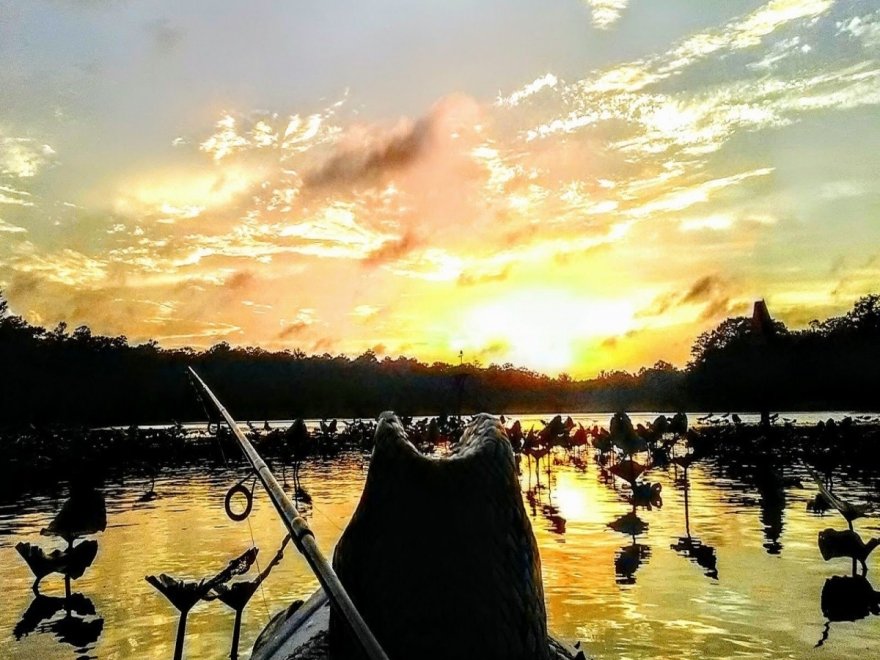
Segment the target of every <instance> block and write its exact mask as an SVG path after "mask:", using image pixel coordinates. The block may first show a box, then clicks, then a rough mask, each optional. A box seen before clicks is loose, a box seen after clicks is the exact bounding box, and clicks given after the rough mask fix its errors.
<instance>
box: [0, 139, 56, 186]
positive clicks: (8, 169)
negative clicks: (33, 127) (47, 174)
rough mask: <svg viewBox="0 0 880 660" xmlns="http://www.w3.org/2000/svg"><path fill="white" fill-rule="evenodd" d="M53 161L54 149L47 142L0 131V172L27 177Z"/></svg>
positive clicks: (35, 173) (18, 177) (16, 176)
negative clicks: (6, 134)
mask: <svg viewBox="0 0 880 660" xmlns="http://www.w3.org/2000/svg"><path fill="white" fill-rule="evenodd" d="M54 162H55V150H54V149H53V148H52V147H50V146H49V145H48V144H40V142H38V141H37V140H35V139H33V138H26V137H8V136H5V135H3V133H2V132H0V174H3V175H7V176H11V177H14V178H17V179H29V178H31V177H34V176H36V175H37V174H38V173H39V172H40V171H41V170H43V169H44V168H46V167H47V166H49V165H51V164H53V163H54Z"/></svg>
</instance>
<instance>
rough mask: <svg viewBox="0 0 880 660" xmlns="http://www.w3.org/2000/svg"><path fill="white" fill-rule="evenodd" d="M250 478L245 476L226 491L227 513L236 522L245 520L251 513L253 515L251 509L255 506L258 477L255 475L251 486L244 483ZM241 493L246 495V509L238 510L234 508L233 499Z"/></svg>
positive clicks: (225, 503) (225, 505)
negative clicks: (255, 489)
mask: <svg viewBox="0 0 880 660" xmlns="http://www.w3.org/2000/svg"><path fill="white" fill-rule="evenodd" d="M248 478H249V477H245V478H244V479H242V480H241V481H239V482H238V483H237V484H235V485H234V486H233V487H232V488H230V489H229V490H228V491H226V501H225V502H224V507H225V508H226V515H227V516H229V519H230V520H234V521H235V522H241V521H242V520H245V519H246V518H247V517H248V516H249V515H251V510H252V509H253V508H254V486H255V485H256V482H257V477H256V475H254V477H253V481H252V482H251V487H250V488H248V487H247V486H245V485H244V482H245V481H247V480H248ZM239 494H241V495H243V496H244V509H242V510H241V511H238V512H236V511H234V510H233V508H232V500H233V498H235V496H236V495H239Z"/></svg>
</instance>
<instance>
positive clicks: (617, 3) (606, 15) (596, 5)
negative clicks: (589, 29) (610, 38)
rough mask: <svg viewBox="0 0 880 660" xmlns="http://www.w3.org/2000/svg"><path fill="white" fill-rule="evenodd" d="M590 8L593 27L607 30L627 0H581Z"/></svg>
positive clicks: (624, 7)
mask: <svg viewBox="0 0 880 660" xmlns="http://www.w3.org/2000/svg"><path fill="white" fill-rule="evenodd" d="M583 1H584V4H586V5H587V7H588V8H589V9H590V13H591V14H592V18H593V27H595V28H597V29H599V30H608V29H609V28H610V27H611V26H612V25H614V24H615V23H616V22H617V21H618V20H619V19H620V15H621V13H623V10H624V9H626V5H627V4H628V2H629V0H583Z"/></svg>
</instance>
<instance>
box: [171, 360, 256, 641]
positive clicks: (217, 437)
mask: <svg viewBox="0 0 880 660" xmlns="http://www.w3.org/2000/svg"><path fill="white" fill-rule="evenodd" d="M187 378H188V380H189V382H190V384H191V385H192V386H193V389H194V390H195V391H196V396H197V397H198V399H199V403H200V404H201V406H202V410H203V411H204V413H205V417H206V419H207V420H208V428H210V427H211V412H210V411H209V410H208V407H207V406H206V405H205V400H204V399H203V398H202V394H201V392H199V388H198V387H196V383H195V381H193V378H192V376H191V375H190V374H187ZM214 439H215V440H216V441H217V447H218V448H219V449H220V456H221V457H222V458H223V464H224V465H225V466H226V470H227V471H229V469H230V468H229V461H228V460H226V452H224V451H223V443H222V442H220V422H217V433H216V434H215V435H214ZM250 471H251V472H252V473H253V481H252V482H251V490H250V492H249V493H248V495H247V502H248V503H247V506H246V508H245V514H244V515H245V517H244V520H246V521H247V524H248V532H249V533H250V536H251V547H256V545H257V542H256V540H255V539H254V528H253V525H251V518H250V513H251V508H252V507H253V497H254V488H255V487H256V485H257V472H256V470H254V469H253V467H251V469H250ZM246 479H247V476H245V478H244V479H242V480H241V481H239V482H238V484H236V485H235V486H233V487H232V488H230V489H229V491H228V492H227V493H226V515H228V516H229V517H230V518H232V519H233V520H236V517H235V516H233V515H231V512H232V510H231V508H230V507H229V503H230V500H231V495H233V494H234V493H235V492H240V491H246V490H247V489H246V488H245V487H244V486H242V484H243V483H244V481H245V480H246ZM254 563H255V564H256V565H257V572H258V573H259V574H262V573H263V569H262V568H261V567H260V557H259V553H258V554H257V556H256V557H254ZM260 598H261V599H262V600H263V609H264V610H265V611H266V623H267V624H268V623H269V621H270V620H271V618H272V617H271V615H270V614H269V602H268V600H267V599H266V591H265V589H264V588H263V581H261V582H260Z"/></svg>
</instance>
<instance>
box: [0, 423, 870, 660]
mask: <svg viewBox="0 0 880 660" xmlns="http://www.w3.org/2000/svg"><path fill="white" fill-rule="evenodd" d="M587 417H591V416H587ZM826 417H827V415H826ZM527 421H528V420H526V422H527ZM585 421H586V420H585ZM597 421H607V420H605V419H597ZM635 421H638V420H635ZM525 425H526V426H527V423H526V424H525ZM561 457H562V455H560V458H561ZM366 467H367V463H366V460H365V458H364V457H362V456H360V455H358V454H347V455H344V456H341V457H338V458H336V459H332V460H320V459H315V460H313V461H310V462H308V463H307V464H306V465H305V466H304V467H303V469H302V472H301V478H302V482H303V484H304V485H305V486H306V488H307V489H308V490H309V492H310V493H311V495H312V498H313V506H311V507H308V508H307V512H308V518H309V521H310V524H311V525H312V527H313V529H314V531H315V534H316V537H317V539H318V540H319V542H320V545H321V547H322V549H323V550H324V551H325V552H326V553H327V554H328V555H329V554H330V552H331V550H332V548H333V546H334V544H335V543H336V541H337V539H338V538H339V536H340V534H341V532H342V529H343V527H344V526H345V524H346V522H347V520H348V518H349V516H350V515H351V512H352V511H353V509H354V506H355V505H356V503H357V500H358V497H359V495H360V492H361V488H362V485H363V481H364V478H365V476H366ZM747 473H748V471H745V474H746V475H747ZM241 474H243V473H242V472H241V471H235V470H231V471H230V470H226V469H223V470H214V471H210V470H209V469H208V468H204V469H197V468H191V469H186V470H179V471H176V472H171V471H168V472H166V473H164V474H163V475H162V476H160V478H159V479H157V481H156V492H157V493H159V494H160V495H161V497H160V498H159V499H157V500H154V501H152V502H139V498H140V496H141V495H142V494H143V492H144V487H145V485H144V483H143V481H139V480H131V481H125V482H122V483H118V482H117V483H111V484H109V485H108V486H107V488H106V495H107V503H108V527H107V530H106V531H105V532H104V533H103V534H100V535H98V536H97V539H98V541H99V545H100V548H99V552H98V557H97V559H96V561H95V563H94V565H93V566H92V567H91V568H90V569H89V570H88V571H87V572H86V574H85V575H84V576H83V577H82V578H81V579H79V580H77V581H76V582H75V583H74V591H76V592H80V593H82V594H84V595H85V596H87V597H88V598H89V599H90V600H91V602H92V604H93V606H94V610H95V614H94V615H89V616H87V617H86V618H85V620H86V621H87V622H92V623H91V627H90V628H89V630H91V631H92V636H94V632H95V630H96V629H97V628H98V626H99V625H100V635H98V636H97V639H96V640H95V641H91V640H90V639H88V637H89V634H85V635H84V639H78V640H70V641H72V642H74V644H68V643H65V642H64V641H60V640H59V638H58V635H57V634H56V632H53V631H51V630H49V627H50V626H51V625H52V623H53V622H55V623H56V624H57V623H58V622H59V621H60V620H61V619H63V612H62V613H59V614H57V615H56V616H55V617H54V619H50V621H49V622H48V623H47V622H43V623H42V624H41V627H40V628H38V629H37V630H36V631H34V632H32V633H30V634H28V635H27V636H25V637H23V638H22V639H21V640H18V641H17V640H16V639H15V637H14V636H13V628H14V627H15V626H16V624H18V623H19V620H20V619H21V617H22V614H23V613H24V612H25V610H26V609H27V608H28V607H29V605H30V604H31V601H32V599H33V596H32V594H31V591H30V584H31V582H32V576H31V574H30V572H29V570H28V568H27V566H26V565H25V564H24V562H23V561H21V559H20V558H19V556H18V554H17V553H16V551H15V550H14V545H15V544H16V543H17V542H18V541H21V540H28V541H31V542H38V543H40V544H41V545H43V546H47V545H51V544H52V542H53V541H52V540H51V539H48V538H46V537H40V536H39V530H40V529H41V528H42V527H43V526H45V525H46V524H47V523H48V522H49V520H51V517H52V514H53V512H54V511H55V510H57V508H58V506H60V503H61V501H62V499H61V498H57V499H56V498H52V497H47V496H39V497H37V496H34V497H30V498H26V499H25V500H24V501H22V502H18V503H16V504H6V505H0V584H2V585H3V589H4V600H5V602H4V607H3V608H0V657H3V658H6V657H12V658H17V657H22V658H41V659H46V660H48V659H50V658H75V657H83V656H85V657H99V658H128V657H170V655H171V653H172V650H173V643H174V631H175V626H176V623H177V612H176V611H175V610H174V609H173V607H172V606H171V605H170V603H168V602H167V601H166V600H165V599H164V597H162V596H161V595H159V593H158V592H156V591H155V590H154V589H153V588H152V587H151V586H150V585H149V584H147V583H146V582H145V581H144V576H145V575H148V574H154V573H155V574H158V573H162V572H167V573H169V574H171V575H174V576H180V577H193V578H195V577H204V576H207V575H210V574H213V573H215V572H217V571H218V570H220V569H221V568H222V567H224V566H225V565H226V562H227V561H228V560H229V559H231V558H232V557H233V556H235V555H237V554H239V553H241V552H242V551H244V550H245V549H246V548H247V547H249V546H250V544H251V534H253V540H254V542H255V543H256V545H257V546H259V547H260V549H261V554H260V559H261V560H262V563H261V565H264V564H265V562H268V561H269V559H270V558H271V557H272V555H273V554H274V552H275V550H276V549H277V547H278V545H279V543H280V541H281V539H282V537H283V531H282V527H281V524H280V523H279V521H278V519H277V516H276V514H275V512H274V509H272V506H271V504H270V503H269V501H268V499H267V498H266V496H265V495H264V494H262V493H261V492H259V491H258V493H259V494H258V496H257V497H256V498H255V501H254V510H253V513H252V515H251V517H250V518H249V523H250V524H249V523H248V522H243V523H235V522H232V521H231V520H229V519H228V518H227V517H226V515H225V513H224V510H223V498H224V496H225V492H226V489H227V488H228V487H229V486H231V485H232V484H233V483H235V482H236V481H237V480H238V478H240V475H241ZM798 474H799V473H798V472H797V470H791V469H789V470H786V472H785V476H786V477H796V476H798ZM648 475H649V478H650V480H651V481H656V482H659V483H661V484H662V486H663V490H662V496H663V506H662V508H660V509H657V508H655V509H653V510H650V511H647V510H640V511H639V513H638V515H639V518H640V519H641V520H642V521H643V522H644V523H647V525H648V527H647V530H646V531H645V532H644V533H642V534H640V535H639V536H638V537H637V538H636V539H633V537H631V536H628V535H626V534H624V533H621V532H617V531H614V530H613V529H611V528H609V527H608V523H610V522H612V521H614V520H616V519H618V518H620V517H621V516H623V515H624V514H626V513H627V512H628V511H629V510H630V507H629V505H628V504H627V503H626V502H625V501H624V499H623V496H624V494H625V493H624V490H623V488H621V487H620V486H619V484H618V487H617V488H615V487H614V486H613V485H612V484H608V483H605V482H604V481H603V480H602V478H601V476H600V473H599V469H598V467H597V466H596V464H595V463H594V462H593V461H592V460H591V459H590V460H587V461H586V469H585V470H582V469H578V468H576V467H574V466H572V465H570V464H566V465H556V466H553V476H552V489H551V490H550V491H549V492H548V491H547V490H542V491H538V494H537V496H536V497H535V498H532V499H528V498H527V501H526V505H527V507H528V508H529V510H530V512H531V513H532V525H533V528H534V531H535V534H536V536H537V538H538V543H539V546H540V549H541V557H542V561H543V572H544V585H545V595H546V601H547V609H548V617H549V623H550V627H551V629H552V630H553V632H554V633H555V634H556V635H557V636H559V637H561V638H564V639H566V640H570V641H575V640H580V641H581V642H582V646H583V648H585V650H586V651H587V652H588V654H589V655H591V656H593V657H596V658H669V657H675V658H730V657H744V658H813V657H815V658H852V657H878V656H880V617H874V616H868V617H867V618H863V619H861V620H857V621H847V622H833V623H831V624H830V628H829V632H828V637H827V640H826V641H825V642H824V644H823V645H822V646H821V647H820V648H814V646H815V645H816V644H817V642H819V640H820V639H821V638H822V636H823V630H824V628H825V626H826V622H827V619H826V618H825V616H824V615H823V613H822V609H821V607H820V598H821V594H822V590H823V585H824V584H825V581H826V579H827V578H829V577H831V576H833V575H846V574H849V572H850V564H849V561H848V560H846V559H835V560H832V561H830V562H825V561H823V560H822V558H821V556H820V554H819V551H818V549H817V545H816V538H817V534H818V532H819V531H820V530H822V529H824V528H826V527H834V528H837V529H842V528H844V527H845V523H844V522H843V520H842V519H841V518H840V516H839V515H838V514H836V513H833V514H831V513H829V514H826V515H825V516H823V517H820V516H816V515H814V514H811V513H808V512H807V511H806V503H807V501H808V500H810V499H811V498H812V497H813V495H814V494H815V488H814V487H813V486H812V484H811V483H810V482H809V481H808V480H806V479H805V480H804V481H803V484H804V485H803V487H798V486H797V485H795V484H792V483H789V484H788V485H787V486H786V487H785V488H784V490H779V489H777V488H776V487H774V486H773V485H770V486H768V485H767V483H766V481H761V480H757V481H756V480H755V479H751V478H749V477H748V476H739V477H734V476H731V475H730V471H729V470H724V469H722V468H721V466H718V465H716V464H714V463H712V462H705V463H700V464H697V465H695V466H694V467H692V468H691V470H690V490H689V497H688V502H689V514H690V516H689V522H690V533H691V535H692V538H694V539H699V541H700V542H702V543H703V544H706V545H708V546H710V547H711V548H714V551H715V554H716V556H717V574H718V577H717V579H715V578H713V577H711V576H710V575H707V573H710V572H711V571H708V570H707V569H706V568H704V567H702V566H700V565H698V564H697V563H696V562H695V561H693V560H691V559H689V558H688V557H686V556H684V555H683V554H682V553H680V552H676V551H675V550H674V549H672V548H671V546H672V545H675V544H677V543H678V542H679V539H680V537H683V536H684V535H685V512H684V491H683V488H682V486H681V485H680V484H676V482H675V473H674V470H673V469H672V468H670V469H669V470H668V471H661V470H652V471H651V472H649V473H648ZM531 479H532V481H534V476H532V477H531ZM542 479H543V480H544V481H545V483H546V475H545V476H544V477H542ZM528 480H529V477H528V475H527V474H524V476H523V485H524V491H525V490H526V486H527V485H528V483H527V482H528ZM838 481H839V483H838V486H837V488H838V491H839V492H840V493H842V494H845V495H847V496H849V497H851V498H852V499H853V500H854V501H865V500H867V499H869V497H870V496H871V495H872V493H873V492H875V490H876V489H875V488H874V486H873V484H870V483H859V482H856V481H846V480H843V479H839V480H838ZM755 483H758V484H759V485H760V486H761V487H760V488H759V487H758V486H756V485H755ZM560 518H562V519H564V523H563V522H561V520H560ZM563 526H564V529H563ZM856 529H857V530H858V531H859V532H860V533H861V534H862V536H863V538H868V537H870V536H878V535H880V524H878V522H877V521H876V520H875V519H872V518H868V519H861V520H859V521H856ZM634 544H637V545H636V547H637V548H640V549H641V550H640V554H641V555H642V557H643V558H642V559H641V562H640V563H639V564H638V565H637V566H634V564H629V566H628V568H626V569H625V571H624V573H623V574H621V570H620V566H621V560H620V559H619V557H620V554H621V553H622V552H624V551H626V552H629V553H632V552H633V551H632V547H633V545H634ZM625 556H627V555H626V554H625ZM871 565H876V561H873V563H872V560H871V559H869V566H871ZM870 577H872V573H869V578H870ZM316 587H317V583H316V580H315V579H314V578H313V577H312V576H311V575H310V573H309V571H308V569H307V567H306V565H305V563H304V561H303V560H302V559H301V558H300V557H299V556H298V555H297V553H296V551H295V550H293V549H292V548H288V550H287V552H286V555H285V558H284V560H283V561H282V562H281V564H279V565H278V566H277V567H276V568H275V570H274V571H273V573H272V574H271V576H270V577H269V579H268V580H267V581H266V582H265V583H264V589H263V592H262V593H261V592H260V591H258V592H257V593H256V595H255V596H254V598H253V600H252V601H251V603H250V605H249V606H248V608H247V609H246V610H245V614H244V620H243V628H242V640H241V649H242V650H243V651H245V653H243V657H246V655H247V653H246V651H247V649H249V648H250V646H251V644H252V643H253V641H254V639H255V638H256V636H257V634H258V633H259V631H260V630H261V629H262V627H263V626H264V625H265V624H266V622H267V620H268V617H269V614H270V613H272V612H275V611H277V610H278V609H279V608H281V607H283V606H286V605H287V604H288V603H289V602H290V600H291V599H293V598H306V597H308V595H309V594H311V593H312V592H313V590H314V589H315V588H316ZM42 590H43V592H44V593H47V594H49V595H55V596H60V595H62V594H63V584H62V582H61V580H60V579H59V578H58V576H57V575H55V576H50V577H48V578H46V579H45V580H44V582H43V587H42ZM98 620H102V624H96V623H95V622H96V621H98ZM232 622H233V615H232V611H231V610H229V609H228V608H226V607H225V606H224V605H222V604H220V603H218V602H213V603H201V604H199V605H197V606H196V607H195V608H194V610H193V611H192V613H191V614H190V616H189V620H188V628H187V638H186V653H187V655H188V657H191V658H223V657H228V654H229V643H230V636H231V630H232ZM62 623H63V622H62ZM55 628H56V630H57V629H58V628H59V626H58V625H56V626H55ZM65 630H66V629H65Z"/></svg>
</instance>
